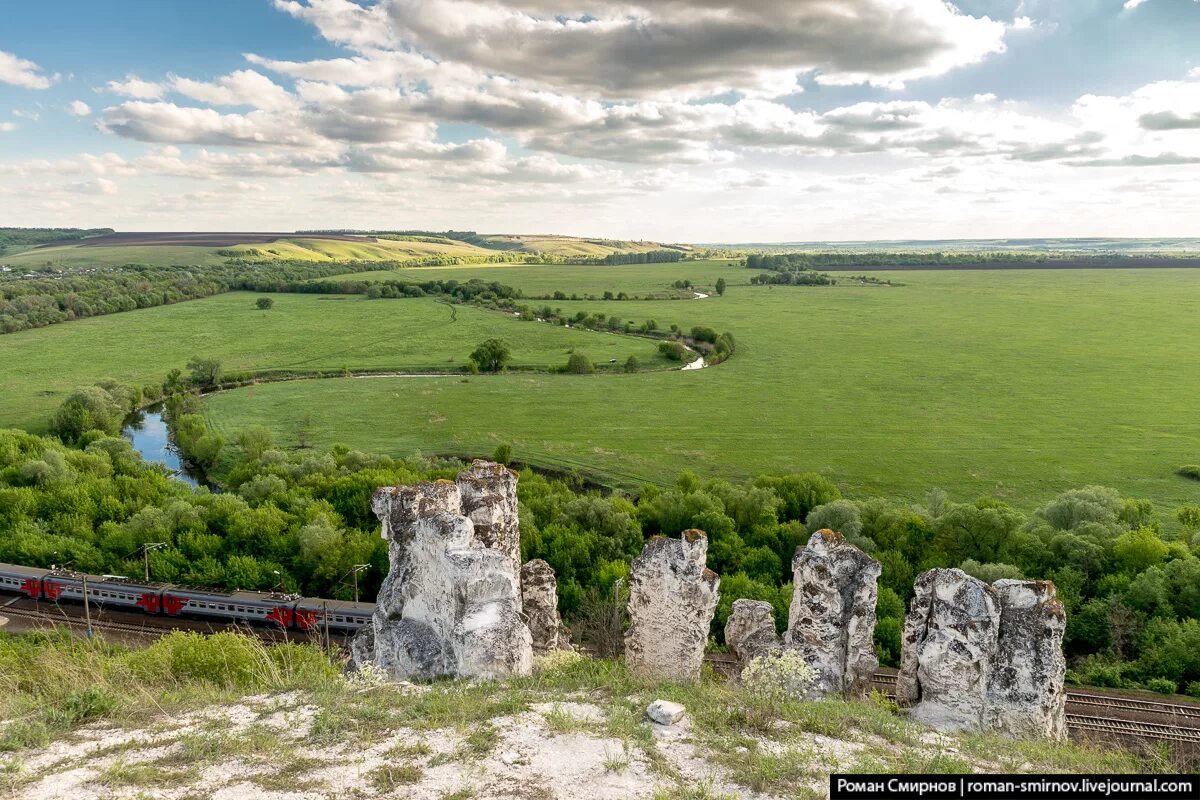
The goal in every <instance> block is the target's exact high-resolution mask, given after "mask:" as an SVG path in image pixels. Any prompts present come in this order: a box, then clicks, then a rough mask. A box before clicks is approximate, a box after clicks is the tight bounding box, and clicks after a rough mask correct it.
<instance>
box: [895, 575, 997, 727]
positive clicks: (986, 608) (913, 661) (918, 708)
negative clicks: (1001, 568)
mask: <svg viewBox="0 0 1200 800" xmlns="http://www.w3.org/2000/svg"><path fill="white" fill-rule="evenodd" d="M915 590H916V594H915V596H914V597H913V599H912V603H911V605H910V606H909V612H908V617H907V618H906V619H905V621H904V635H903V639H902V644H901V656H900V674H899V676H897V679H896V701H897V702H898V703H899V704H900V705H902V706H912V716H913V717H914V718H915V719H918V720H920V721H922V722H924V723H926V724H928V725H931V726H932V727H934V728H938V729H939V730H947V731H954V730H982V729H983V720H984V711H985V708H984V707H985V701H986V698H987V683H988V675H989V674H990V673H991V669H992V661H993V660H994V659H995V657H996V638H997V635H998V634H999V630H1000V606H999V603H998V602H997V601H996V592H995V590H994V589H992V587H990V586H988V585H987V584H986V583H984V582H983V581H981V580H978V579H976V578H972V577H971V576H970V575H968V574H966V573H965V572H963V571H962V570H958V569H932V570H930V571H928V572H925V573H922V574H921V575H920V576H918V578H917V582H916V586H915Z"/></svg>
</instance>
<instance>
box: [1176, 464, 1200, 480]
mask: <svg viewBox="0 0 1200 800" xmlns="http://www.w3.org/2000/svg"><path fill="white" fill-rule="evenodd" d="M1175 472H1176V473H1177V474H1179V475H1182V476H1183V477H1185V478H1191V479H1192V480H1194V481H1200V464H1184V465H1183V466H1182V467H1180V468H1179V469H1177V470H1175Z"/></svg>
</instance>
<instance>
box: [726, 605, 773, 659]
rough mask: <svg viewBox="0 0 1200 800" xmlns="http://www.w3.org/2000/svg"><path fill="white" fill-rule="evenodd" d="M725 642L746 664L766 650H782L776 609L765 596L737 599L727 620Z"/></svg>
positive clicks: (766, 651)
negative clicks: (760, 598) (776, 629)
mask: <svg viewBox="0 0 1200 800" xmlns="http://www.w3.org/2000/svg"><path fill="white" fill-rule="evenodd" d="M725 644H726V646H727V647H728V648H729V651H730V652H731V653H733V655H735V656H737V657H738V660H739V661H741V662H742V665H743V666H744V665H746V664H749V663H750V662H751V661H753V660H754V659H756V658H758V657H759V656H761V655H762V654H763V653H768V652H771V651H773V650H779V649H780V647H781V644H780V640H779V634H777V633H776V632H775V609H774V608H773V607H772V606H771V604H770V603H768V602H766V601H765V600H746V599H742V600H734V601H733V611H732V612H731V613H730V614H729V619H728V620H727V621H726V623H725Z"/></svg>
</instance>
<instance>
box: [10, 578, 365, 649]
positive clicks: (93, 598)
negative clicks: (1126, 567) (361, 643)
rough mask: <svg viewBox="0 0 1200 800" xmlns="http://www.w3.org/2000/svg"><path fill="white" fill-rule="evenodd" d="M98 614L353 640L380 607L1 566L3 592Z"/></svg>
mask: <svg viewBox="0 0 1200 800" xmlns="http://www.w3.org/2000/svg"><path fill="white" fill-rule="evenodd" d="M85 586H86V588H87V600H88V603H89V604H91V605H94V606H96V607H97V608H98V609H104V608H114V609H119V610H122V611H133V612H137V611H139V610H140V611H141V612H142V613H144V614H147V615H149V616H153V617H162V616H167V617H193V618H200V619H214V620H221V621H223V622H226V623H228V622H242V623H248V624H257V625H274V626H278V627H280V628H284V629H287V630H296V631H324V630H326V629H328V630H329V631H330V632H331V633H341V634H350V633H353V632H355V631H357V630H358V629H359V628H361V627H362V626H363V625H366V624H367V623H368V622H369V621H370V619H371V614H372V613H374V611H375V604H374V603H356V602H350V601H346V600H326V599H322V598H319V597H302V596H300V595H296V594H281V593H278V592H247V591H225V590H223V589H200V588H195V587H189V586H179V585H175V584H169V583H154V582H148V581H138V580H132V579H130V578H126V577H123V576H120V575H88V574H85V573H82V572H75V571H73V570H65V569H39V568H37V567H22V566H19V565H17V564H2V563H0V592H4V593H8V594H17V595H23V596H25V597H28V598H30V599H32V600H37V601H47V602H52V603H60V602H64V601H65V602H73V603H82V602H83V599H84V587H85Z"/></svg>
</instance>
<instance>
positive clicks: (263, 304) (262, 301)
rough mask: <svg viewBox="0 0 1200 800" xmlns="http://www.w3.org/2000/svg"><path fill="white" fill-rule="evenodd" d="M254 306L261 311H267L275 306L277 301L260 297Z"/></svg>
mask: <svg viewBox="0 0 1200 800" xmlns="http://www.w3.org/2000/svg"><path fill="white" fill-rule="evenodd" d="M254 305H255V306H257V307H258V308H259V309H261V310H263V311H266V310H267V309H268V308H270V307H271V306H273V305H275V301H274V300H272V299H271V298H269V297H260V298H258V299H257V300H255V301H254Z"/></svg>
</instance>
